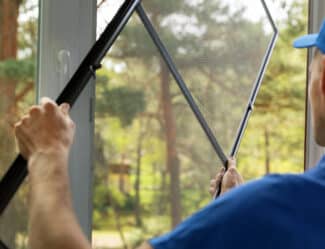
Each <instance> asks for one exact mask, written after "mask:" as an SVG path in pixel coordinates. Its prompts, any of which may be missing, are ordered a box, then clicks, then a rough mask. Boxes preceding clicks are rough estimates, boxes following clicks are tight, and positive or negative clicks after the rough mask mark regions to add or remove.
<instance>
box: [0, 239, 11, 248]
mask: <svg viewBox="0 0 325 249" xmlns="http://www.w3.org/2000/svg"><path fill="white" fill-rule="evenodd" d="M0 249H9V248H8V247H7V246H6V245H5V243H3V242H2V241H1V240H0Z"/></svg>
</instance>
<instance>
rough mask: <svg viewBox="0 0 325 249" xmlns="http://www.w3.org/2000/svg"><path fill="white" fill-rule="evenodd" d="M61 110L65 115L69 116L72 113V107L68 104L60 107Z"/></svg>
mask: <svg viewBox="0 0 325 249" xmlns="http://www.w3.org/2000/svg"><path fill="white" fill-rule="evenodd" d="M59 108H60V110H61V111H62V112H63V114H65V115H69V111H70V105H69V104H68V103H63V104H61V105H60V106H59Z"/></svg>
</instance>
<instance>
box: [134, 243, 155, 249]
mask: <svg viewBox="0 0 325 249" xmlns="http://www.w3.org/2000/svg"><path fill="white" fill-rule="evenodd" d="M137 249H153V248H152V246H151V245H150V244H149V243H148V242H145V243H143V244H142V245H141V246H140V247H138V248H137Z"/></svg>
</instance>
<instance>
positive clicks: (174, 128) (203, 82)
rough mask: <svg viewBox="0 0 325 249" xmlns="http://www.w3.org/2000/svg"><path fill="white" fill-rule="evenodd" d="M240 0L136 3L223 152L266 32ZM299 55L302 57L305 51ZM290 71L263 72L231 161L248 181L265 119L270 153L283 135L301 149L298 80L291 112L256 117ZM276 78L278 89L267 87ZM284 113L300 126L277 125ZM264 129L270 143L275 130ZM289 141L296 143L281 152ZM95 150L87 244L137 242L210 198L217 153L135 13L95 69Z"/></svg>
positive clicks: (259, 171)
mask: <svg viewBox="0 0 325 249" xmlns="http://www.w3.org/2000/svg"><path fill="white" fill-rule="evenodd" d="M112 2H114V1H110V3H112ZM242 2H243V4H244V5H241V4H239V3H238V1H221V0H220V1H196V0H184V1H160V0H157V1H155V0H153V1H143V5H144V7H145V9H146V10H147V11H148V14H149V17H150V18H151V20H152V22H153V23H154V24H155V27H156V28H157V31H158V32H159V34H160V35H161V38H162V40H163V42H164V43H165V45H166V46H167V48H168V50H169V52H170V54H171V55H172V57H173V58H174V59H175V62H176V65H177V66H178V69H179V70H180V72H181V74H182V75H183V77H184V79H185V81H186V83H187V84H188V87H189V89H190V91H191V92H192V93H193V94H194V97H195V99H196V101H197V102H198V104H199V106H200V108H201V110H202V111H203V112H204V113H203V114H204V115H205V118H206V119H207V121H208V122H209V124H210V126H211V127H213V129H214V131H215V135H216V137H217V138H218V139H219V140H220V141H221V142H222V146H223V147H224V148H225V152H226V153H228V152H229V151H230V149H231V146H232V143H233V139H234V137H235V135H236V132H237V128H238V125H239V123H240V120H241V118H242V115H243V111H244V109H245V108H246V104H247V101H248V97H249V95H250V91H251V89H252V86H253V84H254V83H255V80H256V77H257V74H258V72H259V69H260V66H261V63H262V61H263V57H264V54H265V52H266V50H267V47H268V44H269V42H270V39H271V37H272V29H271V26H270V23H269V22H268V19H267V18H266V16H265V12H263V11H264V10H263V7H262V5H261V3H260V1H241V2H240V3H242ZM246 2H247V3H246ZM248 2H254V4H253V3H248ZM235 3H236V4H235ZM300 4H301V6H303V7H304V8H305V7H306V6H307V5H306V3H302V2H301V3H300ZM304 8H302V9H298V10H297V11H299V13H300V14H301V16H302V17H301V20H300V21H301V22H302V23H303V25H305V24H306V23H307V22H306V21H307V19H306V16H304V13H305V12H304ZM215 9H217V10H218V11H214V10H215ZM285 11H287V10H285ZM112 12H113V10H112ZM199 21H200V22H202V25H199V24H198V22H199ZM215 22H218V24H220V25H215ZM200 24H201V23H200ZM283 25H284V26H283V27H285V28H283V30H286V29H287V28H288V27H290V26H289V25H288V24H285V21H283ZM230 30H231V31H232V32H230ZM208 31H209V32H208ZM291 32H292V30H290V29H289V31H288V34H287V35H288V37H287V38H286V39H288V40H290V39H291V37H292V36H293V35H294V34H292V33H291ZM299 32H301V33H303V32H305V30H300V31H299ZM202 37H203V38H204V39H203V38H202ZM219 38H222V39H219ZM286 44H287V46H282V47H281V50H280V51H279V52H278V54H277V56H278V57H277V58H276V59H275V60H273V61H272V62H271V63H273V64H272V66H271V68H273V70H275V68H278V66H277V61H278V59H279V55H280V54H283V53H287V51H289V47H290V44H289V42H288V41H286ZM291 51H293V50H291ZM293 53H294V52H293ZM297 56H299V58H301V60H304V58H303V56H304V54H299V55H297ZM302 66H304V65H302ZM296 69H297V70H298V71H300V70H301V72H302V74H301V75H299V77H300V78H299V80H300V81H301V84H303V83H304V80H305V76H302V75H304V73H305V71H304V68H303V67H300V66H299V65H295V70H296ZM295 70H293V69H292V68H290V67H287V66H285V70H283V69H282V68H281V69H280V72H278V71H275V72H274V71H272V72H270V73H268V75H267V76H268V77H267V79H266V81H267V82H268V84H267V86H266V87H267V89H266V90H263V95H261V98H262V99H261V98H259V101H258V106H257V108H258V115H259V116H256V115H255V116H253V118H254V121H252V122H253V126H252V127H251V128H250V126H249V129H250V130H249V135H250V137H248V138H246V140H248V141H246V142H245V146H246V147H245V148H243V152H241V151H240V152H241V154H240V155H239V162H238V166H239V169H240V171H241V172H242V174H243V175H244V178H245V179H246V180H250V179H252V178H256V177H258V176H261V175H263V174H264V172H263V169H264V167H263V165H262V166H261V164H262V163H264V157H263V156H264V154H263V153H264V151H265V150H264V149H265V148H264V147H263V146H264V145H265V143H264V140H263V139H264V137H263V134H262V133H261V132H262V131H264V127H265V122H268V123H270V124H271V123H272V122H271V120H273V118H274V117H277V118H278V120H279V126H277V127H270V128H271V129H272V131H273V130H278V131H281V134H282V135H283V138H282V140H277V142H276V143H274V144H272V150H273V151H275V150H276V147H277V146H279V144H281V143H282V145H284V144H285V142H284V141H286V142H288V143H287V144H286V145H285V146H284V147H281V150H283V151H281V153H284V151H286V152H289V151H292V152H293V153H295V155H296V154H297V155H299V158H300V156H301V155H303V132H302V133H301V131H302V130H303V129H301V128H303V124H302V123H300V121H301V120H300V119H296V118H295V117H296V115H301V114H302V115H303V111H304V108H303V106H304V86H302V87H301V88H299V89H296V91H295V92H294V93H295V95H294V96H293V100H292V101H293V102H294V103H295V104H297V106H298V108H297V109H294V108H296V107H297V106H296V107H295V105H294V104H293V103H291V102H290V104H289V106H290V108H291V107H292V109H290V110H296V111H297V112H286V111H285V110H284V112H283V113H281V116H279V115H278V114H279V112H277V111H273V112H270V116H269V115H267V116H268V117H269V118H270V119H269V120H268V121H267V120H264V118H261V116H262V114H263V113H265V112H266V110H265V109H263V108H262V107H263V106H264V104H265V103H268V104H276V100H277V97H278V96H279V95H278V94H279V93H280V92H281V90H283V88H286V89H287V90H286V91H285V92H286V94H291V93H290V90H292V86H291V85H288V82H286V81H285V80H284V79H283V78H281V77H283V75H285V74H286V73H288V74H289V75H291V74H293V73H294V72H296V71H295ZM275 82H277V84H275ZM271 84H272V85H271ZM275 85H276V86H277V87H279V88H278V89H277V91H273V89H272V86H275ZM263 89H265V88H263ZM281 94H282V93H281ZM270 96H271V97H272V102H270V99H268V98H269V97H270ZM290 96H292V95H290ZM283 100H284V99H283ZM284 104H285V103H284ZM264 107H265V106H264ZM277 108H278V106H277ZM267 111H270V109H267ZM287 114H288V115H287ZM286 115H287V117H288V122H289V120H291V121H292V122H296V121H297V120H298V123H299V125H297V127H295V128H294V129H295V130H294V131H292V134H291V135H289V134H286V133H285V132H286V129H288V128H286V129H282V128H281V129H278V128H279V127H280V122H281V120H282V117H284V116H286ZM263 117H264V116H263ZM301 117H302V119H303V116H301ZM261 121H263V122H264V123H261ZM293 133H295V134H296V135H297V138H293ZM272 134H273V133H271V135H270V136H271V137H272V139H271V140H272V141H274V140H276V139H277V137H276V136H273V135H272ZM279 134H280V133H277V136H278V135H279ZM246 137H247V136H246ZM281 141H282V142H281ZM292 143H296V144H297V145H299V146H298V147H299V148H298V149H297V150H296V149H294V150H292V149H291V150H289V151H288V149H289V148H290V147H291V145H292ZM301 146H302V147H301ZM299 149H301V151H299V152H298V150H299ZM94 151H95V156H94V165H95V167H94V169H95V179H94V200H93V201H94V212H93V247H94V248H111V249H113V248H114V249H116V248H121V249H122V248H135V246H136V245H138V244H139V243H140V242H141V241H143V240H145V239H148V238H150V237H152V236H156V235H159V234H162V233H165V232H167V231H168V230H170V229H171V227H173V226H175V225H176V224H177V223H178V222H180V221H181V220H183V219H184V218H186V217H187V216H189V215H190V214H192V213H193V212H195V211H196V210H198V209H199V208H201V207H203V206H205V205H207V204H208V203H209V201H210V199H211V197H210V196H209V195H208V188H209V181H210V179H211V177H212V176H213V175H214V174H215V172H216V169H217V168H218V167H219V166H220V163H219V159H218V157H217V155H216V153H215V152H214V150H213V149H212V147H211V145H210V143H209V141H208V140H207V138H206V136H205V134H204V133H203V131H202V129H201V127H200V126H199V124H198V122H197V120H196V119H195V117H194V115H193V113H192V111H191V110H190V108H189V106H188V104H187V102H186V101H185V99H184V97H183V95H182V94H181V92H180V90H179V88H178V87H177V84H176V82H175V81H174V80H173V78H172V76H171V74H170V72H169V70H168V69H167V68H166V66H165V63H164V62H163V61H162V59H161V57H160V55H159V53H158V51H157V49H156V47H155V46H154V45H153V43H152V41H151V39H150V37H149V36H148V34H147V32H146V30H145V28H144V27H143V25H142V23H141V22H140V21H139V19H138V17H137V16H136V15H135V16H134V17H133V18H132V19H131V21H130V22H129V24H128V25H127V27H126V28H125V30H124V31H123V32H122V33H121V35H120V37H119V38H118V39H117V41H116V43H115V45H114V46H113V48H112V49H111V51H110V53H109V55H108V56H107V57H106V58H105V60H104V63H103V69H102V70H101V71H100V72H99V73H98V77H97V84H96V116H95V148H94ZM256 151H258V153H259V155H258V156H259V157H258V158H257V159H256V158H255V155H256V153H257V152H256ZM300 152H301V153H300ZM280 159H283V158H282V157H281V158H280ZM300 159H301V163H303V158H300ZM250 160H252V162H258V163H256V164H254V163H250ZM271 160H272V159H271ZM272 162H273V161H272ZM243 163H245V165H243ZM246 165H247V167H246ZM284 165H285V167H287V169H289V170H288V171H299V170H300V171H301V170H302V169H303V166H302V164H299V165H298V166H297V169H298V170H297V169H296V168H295V165H294V162H293V161H290V162H288V161H285V162H284ZM288 165H290V166H288ZM293 166H294V167H293Z"/></svg>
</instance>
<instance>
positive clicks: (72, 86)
mask: <svg viewBox="0 0 325 249" xmlns="http://www.w3.org/2000/svg"><path fill="white" fill-rule="evenodd" d="M139 3H140V0H126V1H125V2H124V4H123V5H122V6H121V7H120V9H119V10H118V12H117V14H116V15H115V17H114V18H113V20H112V21H111V22H110V23H109V24H108V26H107V27H106V29H105V31H104V32H103V33H102V35H101V36H100V38H99V39H98V40H97V41H96V43H95V44H94V46H93V47H92V48H91V50H90V51H89V53H88V54H87V56H86V57H85V59H84V60H83V61H82V63H81V64H80V66H79V68H78V69H77V71H76V72H75V74H74V75H73V76H72V78H71V80H70V81H69V83H68V84H67V86H66V87H65V88H64V89H63V91H62V93H61V94H60V95H59V97H58V98H57V100H56V102H57V103H58V104H61V103H63V102H67V103H69V104H70V105H71V106H73V104H74V103H75V101H76V100H77V99H78V97H79V95H80V93H81V92H82V90H83V89H84V88H85V86H86V85H87V84H88V82H89V80H90V79H91V78H92V77H93V76H94V74H95V71H96V69H98V68H99V66H100V63H101V61H102V59H103V57H104V56H105V55H106V53H107V52H108V50H109V49H110V48H111V46H112V45H113V43H114V41H115V40H116V38H117V37H118V36H119V34H120V32H121V31H122V30H123V28H124V26H125V25H126V24H127V22H128V20H129V19H130V17H131V16H132V14H133V12H134V11H135V8H136V6H137V5H138V4H139ZM27 173H28V172H27V162H26V160H25V159H24V158H23V157H22V156H21V155H18V156H17V158H16V159H15V161H14V162H13V163H12V164H11V166H10V168H9V170H8V171H7V172H6V174H5V175H4V177H3V178H2V179H1V182H0V215H2V213H3V212H4V210H5V208H6V207H7V206H8V204H9V202H10V200H11V199H12V198H13V196H14V195H15V193H16V192H17V190H18V189H19V187H20V185H21V184H22V182H23V181H24V179H25V177H26V176H27Z"/></svg>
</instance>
